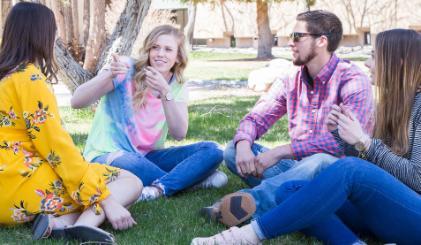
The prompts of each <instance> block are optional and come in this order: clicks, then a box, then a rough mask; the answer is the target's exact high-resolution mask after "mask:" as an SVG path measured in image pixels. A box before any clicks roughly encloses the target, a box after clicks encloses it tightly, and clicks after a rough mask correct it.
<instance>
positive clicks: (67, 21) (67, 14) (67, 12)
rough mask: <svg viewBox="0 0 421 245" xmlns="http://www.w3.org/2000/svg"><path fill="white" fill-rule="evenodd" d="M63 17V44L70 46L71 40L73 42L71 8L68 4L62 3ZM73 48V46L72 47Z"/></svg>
mask: <svg viewBox="0 0 421 245" xmlns="http://www.w3.org/2000/svg"><path fill="white" fill-rule="evenodd" d="M62 4H63V5H62V6H63V17H64V26H65V27H66V29H65V34H66V39H65V44H66V45H67V46H72V40H73V25H74V23H73V18H72V7H71V4H70V3H69V2H63V3H62ZM72 48H73V46H72Z"/></svg>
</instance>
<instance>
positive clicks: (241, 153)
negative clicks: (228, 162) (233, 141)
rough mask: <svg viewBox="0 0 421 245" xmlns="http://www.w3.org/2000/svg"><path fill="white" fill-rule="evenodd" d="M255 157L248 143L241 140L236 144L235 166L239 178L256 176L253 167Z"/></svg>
mask: <svg viewBox="0 0 421 245" xmlns="http://www.w3.org/2000/svg"><path fill="white" fill-rule="evenodd" d="M255 157H256V156H255V155H254V153H253V152H252V150H251V145H250V143H249V142H248V141H246V140H241V141H239V142H237V146H236V155H235V165H236V166H237V173H238V174H239V175H240V176H241V177H246V176H249V175H253V176H257V171H256V167H255V166H254V159H255Z"/></svg>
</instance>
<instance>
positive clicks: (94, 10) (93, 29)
mask: <svg viewBox="0 0 421 245" xmlns="http://www.w3.org/2000/svg"><path fill="white" fill-rule="evenodd" d="M90 7H91V8H90V23H89V38H88V43H87V44H86V55H85V62H84V63H83V68H84V69H86V70H88V71H90V72H96V70H95V67H96V65H97V63H98V60H99V54H100V50H101V49H102V47H103V46H104V42H105V31H104V30H105V0H95V1H92V2H91V6H90Z"/></svg>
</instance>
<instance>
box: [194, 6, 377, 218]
mask: <svg viewBox="0 0 421 245" xmlns="http://www.w3.org/2000/svg"><path fill="white" fill-rule="evenodd" d="M296 20H297V22H296V25H295V27H294V32H293V33H292V34H291V35H290V42H289V46H290V47H291V50H292V55H293V60H292V61H293V63H294V65H296V66H298V67H297V69H296V70H294V71H291V75H290V76H288V77H283V78H280V79H278V80H277V81H276V82H275V83H274V84H273V85H272V87H271V89H270V90H269V92H268V93H267V94H266V95H264V96H262V97H261V98H260V99H259V101H258V102H257V103H256V105H255V106H254V108H253V109H252V110H251V112H249V113H248V114H247V115H246V116H245V117H244V118H243V119H242V120H241V122H240V125H239V127H238V129H237V132H236V134H235V136H234V139H233V141H232V142H230V143H229V144H228V146H227V148H226V150H225V152H224V160H225V163H226V165H227V167H228V168H229V169H230V170H231V171H232V172H233V173H235V174H237V175H239V176H240V177H241V178H242V179H243V180H244V181H245V182H246V183H247V184H248V185H249V186H251V187H253V188H251V189H244V190H241V191H240V192H236V193H234V194H230V195H227V196H225V197H224V198H222V199H221V200H220V201H219V202H217V203H215V204H214V205H212V206H210V207H206V208H203V209H202V213H203V214H204V215H206V216H209V217H210V218H212V219H217V220H219V221H220V222H222V223H224V224H226V225H228V226H231V225H237V224H239V223H241V222H243V221H245V220H247V219H248V218H250V216H251V215H253V214H255V215H260V214H262V213H263V212H265V211H267V210H268V209H270V208H272V207H274V206H275V205H276V201H275V195H274V192H275V190H276V189H277V188H278V187H279V186H281V185H282V183H284V182H286V181H288V180H292V179H311V178H313V177H314V176H315V175H316V174H317V173H318V172H320V171H321V170H322V169H324V168H326V167H327V166H329V165H330V164H331V163H333V162H335V160H336V159H337V158H336V157H341V156H343V149H341V147H340V146H339V144H338V143H337V142H336V140H335V139H334V137H333V136H332V134H331V133H330V132H329V130H328V129H327V125H326V120H327V115H328V114H329V112H330V110H331V107H332V105H339V104H342V106H344V107H346V108H347V109H349V110H350V111H352V112H353V113H354V114H355V115H356V117H357V118H358V120H359V121H360V122H361V125H363V127H364V129H365V130H366V132H368V133H371V131H372V127H373V122H374V120H373V113H374V103H373V96H372V89H371V83H370V81H369V79H368V77H367V76H366V75H365V74H364V73H363V71H362V70H361V69H359V68H358V67H357V66H356V65H354V64H351V63H350V62H348V61H345V60H342V59H339V58H338V57H337V56H336V55H335V53H334V51H335V50H336V48H337V47H338V45H339V42H340V40H341V38H342V24H341V22H340V20H339V19H338V17H337V16H335V15H334V14H333V13H330V12H326V11H308V12H304V13H301V14H299V15H298V16H297V18H296ZM284 115H287V117H288V131H289V135H290V138H291V143H288V144H284V145H279V146H276V147H274V148H272V149H268V148H266V147H263V146H261V145H259V144H256V143H255V140H257V139H259V138H260V137H262V136H263V135H264V134H265V133H266V131H267V130H268V129H269V128H270V127H272V125H273V124H275V123H276V122H277V121H278V120H279V119H280V118H281V117H282V116H284ZM317 153H328V154H317ZM332 155H333V156H332ZM334 156H336V157H334ZM306 157H307V158H306ZM303 158H304V159H303ZM301 159H303V160H301ZM250 203H252V205H246V206H244V204H250Z"/></svg>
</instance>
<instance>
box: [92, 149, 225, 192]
mask: <svg viewBox="0 0 421 245" xmlns="http://www.w3.org/2000/svg"><path fill="white" fill-rule="evenodd" d="M108 157H109V154H105V155H102V156H99V157H97V158H95V159H94V160H93V162H99V163H106V162H107V159H108ZM221 162H222V150H221V149H219V147H218V145H217V144H215V143H213V142H199V143H195V144H191V145H186V146H175V147H170V148H166V149H159V150H153V151H151V152H149V153H147V154H146V155H142V154H139V153H135V152H122V153H121V154H120V155H119V156H118V157H117V158H115V159H113V160H112V162H111V163H110V165H111V166H114V167H118V168H122V169H125V170H128V171H130V172H132V173H133V174H135V175H136V176H137V177H138V178H139V179H141V180H142V182H143V184H144V185H145V186H149V185H151V184H152V183H153V184H156V185H159V186H160V187H163V191H164V195H165V196H171V195H173V194H175V193H176V192H178V191H181V190H183V189H185V188H187V187H190V186H192V185H194V184H196V183H198V182H200V181H202V180H204V179H205V178H207V177H208V176H209V175H211V174H212V173H213V172H214V171H215V169H217V168H218V166H219V164H220V163H221Z"/></svg>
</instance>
